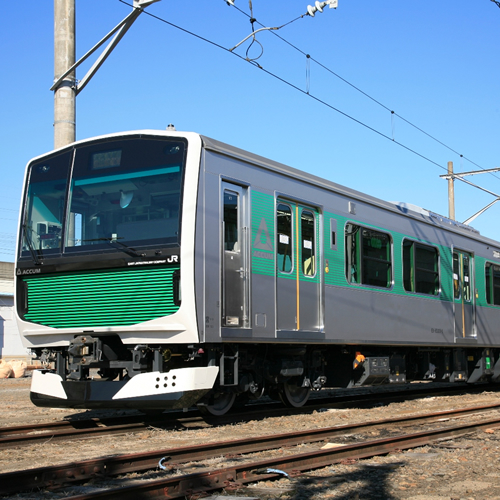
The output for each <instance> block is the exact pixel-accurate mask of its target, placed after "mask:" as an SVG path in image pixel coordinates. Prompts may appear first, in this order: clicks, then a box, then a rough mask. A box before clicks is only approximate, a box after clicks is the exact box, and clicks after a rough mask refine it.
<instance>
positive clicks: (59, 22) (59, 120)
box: [50, 0, 160, 149]
mask: <svg viewBox="0 0 500 500" xmlns="http://www.w3.org/2000/svg"><path fill="white" fill-rule="evenodd" d="M159 1H160V0H134V7H133V9H132V12H131V13H130V14H129V15H128V16H127V17H126V18H125V19H124V20H123V21H121V22H120V23H119V24H118V25H117V26H116V27H115V28H113V29H112V30H111V31H110V32H109V33H108V34H107V35H106V36H105V37H104V38H102V39H101V41H100V42H98V43H97V44H96V45H94V47H93V48H92V49H90V50H89V51H88V52H87V53H86V54H85V55H84V56H83V57H81V58H80V59H79V60H78V61H77V62H75V53H76V51H75V0H54V75H55V77H54V84H53V85H52V87H51V88H50V90H53V91H54V149H57V148H61V147H63V146H66V145H67V144H70V143H72V142H75V140H76V96H77V95H78V94H79V92H81V91H82V90H83V88H84V87H85V86H86V85H87V83H88V82H89V81H90V79H91V78H92V77H93V76H94V74H95V73H96V71H97V70H98V69H99V68H100V67H101V65H102V64H103V63H104V61H105V60H106V58H107V57H108V56H109V54H111V51H112V50H113V49H114V48H115V47H116V45H117V44H118V42H119V41H120V40H121V39H122V37H123V36H124V35H125V33H126V32H127V31H128V29H129V28H130V27H131V26H132V24H133V23H134V21H135V20H136V19H137V18H138V17H139V15H140V14H141V13H142V12H143V10H144V8H145V7H147V6H148V5H151V4H152V3H155V2H159ZM113 35H115V36H114V38H113V39H112V40H111V41H110V42H109V44H108V46H107V47H106V48H105V49H104V51H103V53H102V54H101V55H100V56H99V58H98V59H97V61H96V62H95V63H94V65H93V66H92V68H90V70H89V71H88V72H87V74H86V75H85V76H84V77H83V78H82V81H81V82H78V81H77V80H76V73H75V71H76V68H77V67H78V66H79V65H80V64H81V63H82V62H83V61H85V60H86V59H87V58H88V57H89V56H91V55H92V54H93V53H94V52H95V51H96V50H97V49H99V48H100V47H101V45H103V44H104V43H105V42H106V41H107V40H109V39H110V38H111V37H112V36H113Z"/></svg>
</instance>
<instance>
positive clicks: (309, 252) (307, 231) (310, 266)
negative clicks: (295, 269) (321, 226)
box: [300, 210, 316, 276]
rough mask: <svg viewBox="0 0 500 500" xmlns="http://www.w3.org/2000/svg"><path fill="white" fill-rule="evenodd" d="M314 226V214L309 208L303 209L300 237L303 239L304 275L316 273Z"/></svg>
mask: <svg viewBox="0 0 500 500" xmlns="http://www.w3.org/2000/svg"><path fill="white" fill-rule="evenodd" d="M314 226H315V224H314V214H313V213H312V212H310V211H309V210H302V216H301V218H300V233H301V234H300V238H301V241H302V273H303V274H304V276H314V275H315V274H316V266H315V261H314V260H315V251H316V248H315V246H316V245H315V234H314Z"/></svg>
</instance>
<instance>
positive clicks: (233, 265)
mask: <svg viewBox="0 0 500 500" xmlns="http://www.w3.org/2000/svg"><path fill="white" fill-rule="evenodd" d="M246 198H247V190H246V188H243V187H241V186H237V185H234V184H229V183H227V182H223V183H222V197H221V203H222V207H221V212H222V228H221V233H222V311H221V314H222V326H223V327H239V328H248V327H249V300H248V297H249V269H248V243H247V232H248V227H247V226H246V224H245V222H246V220H247V217H248V214H247V211H246Z"/></svg>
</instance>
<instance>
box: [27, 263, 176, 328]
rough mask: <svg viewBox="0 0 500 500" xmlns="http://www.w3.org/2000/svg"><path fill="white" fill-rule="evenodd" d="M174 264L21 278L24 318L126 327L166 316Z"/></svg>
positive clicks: (171, 305) (69, 324)
mask: <svg viewBox="0 0 500 500" xmlns="http://www.w3.org/2000/svg"><path fill="white" fill-rule="evenodd" d="M178 269H179V266H176V267H168V268H154V269H142V268H141V269H129V268H127V269H115V270H105V271H102V270H96V271H83V272H75V273H71V274H53V275H45V276H44V275H42V276H40V275H38V276H29V277H26V278H25V281H26V283H27V285H28V313H27V314H26V315H25V319H26V320H27V321H31V322H33V323H38V324H40V325H45V326H50V327H52V328H72V327H73V328H74V327H77V328H80V327H97V326H127V325H133V324H136V323H141V322H143V321H149V320H152V319H156V318H160V317H162V316H168V315H170V314H173V313H175V312H176V311H177V310H178V309H179V306H177V305H175V303H174V295H173V274H174V272H175V271H177V270H178Z"/></svg>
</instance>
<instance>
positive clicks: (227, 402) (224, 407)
mask: <svg viewBox="0 0 500 500" xmlns="http://www.w3.org/2000/svg"><path fill="white" fill-rule="evenodd" d="M235 400H236V394H234V393H232V392H217V393H215V394H214V395H213V397H212V398H210V404H207V405H203V406H201V405H200V406H199V407H198V409H199V410H200V412H201V413H203V414H205V415H213V416H214V417H220V416H222V415H225V414H226V413H227V412H228V411H229V410H230V409H231V408H232V407H233V404H234V402H235Z"/></svg>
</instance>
